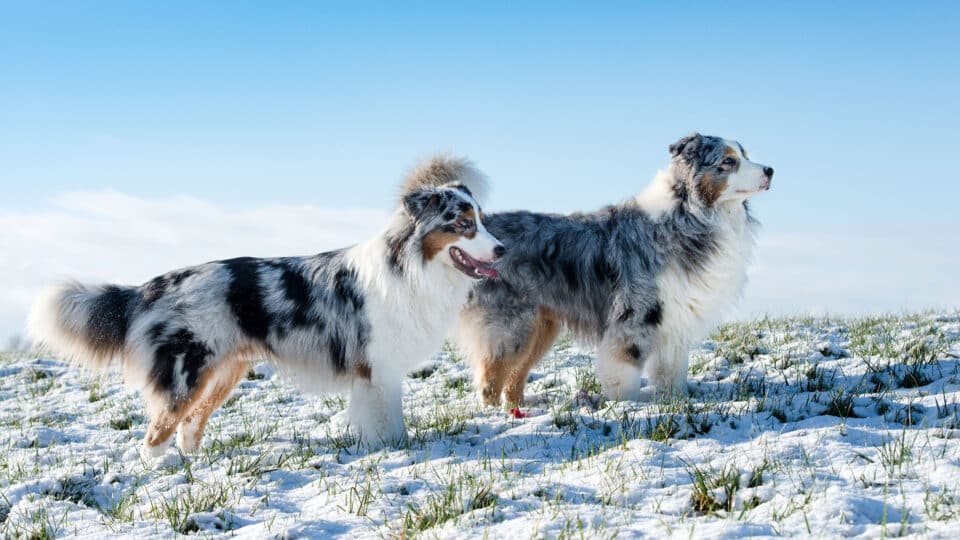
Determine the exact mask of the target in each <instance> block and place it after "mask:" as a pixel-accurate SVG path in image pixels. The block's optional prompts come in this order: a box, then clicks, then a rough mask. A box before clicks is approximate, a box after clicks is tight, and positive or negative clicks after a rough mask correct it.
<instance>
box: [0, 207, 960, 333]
mask: <svg viewBox="0 0 960 540" xmlns="http://www.w3.org/2000/svg"><path fill="white" fill-rule="evenodd" d="M386 219H387V212H386V211H381V210H330V209H322V208H317V207H314V206H309V205H304V206H264V207H261V208H257V209H253V210H240V211H231V210H226V209H224V208H221V207H219V206H216V205H214V204H210V203H207V202H204V201H200V200H197V199H192V198H186V197H170V198H164V199H159V200H145V199H141V198H137V197H131V196H128V195H124V194H121V193H117V192H114V191H103V192H77V193H67V194H64V195H62V196H60V197H58V198H56V200H55V201H54V209H53V210H52V211H46V212H35V213H10V212H8V213H3V214H0V231H2V233H0V347H2V346H3V345H4V341H3V340H4V339H6V337H7V336H10V335H12V334H15V333H18V332H20V331H21V329H22V327H23V319H24V317H25V316H26V313H27V309H28V307H29V305H30V302H31V301H32V300H33V298H34V297H35V295H36V294H37V293H38V292H39V291H40V290H41V289H42V288H43V287H44V286H46V285H49V284H50V283H53V282H55V281H57V280H61V279H64V278H67V277H71V278H77V279H80V280H83V281H92V282H117V283H128V284H139V283H142V282H144V281H146V280H148V279H150V278H152V277H153V276H156V275H158V274H160V273H163V272H165V271H167V270H171V269H174V268H178V267H182V266H187V265H192V264H197V263H201V262H204V261H209V260H215V259H222V258H230V257H236V256H241V255H251V256H282V255H302V254H309V253H317V252H321V251H325V250H329V249H334V248H338V247H343V246H346V245H349V244H353V243H356V242H358V241H361V240H363V239H365V238H369V237H370V236H371V235H373V234H376V232H377V231H379V230H380V229H381V228H382V227H383V225H384V223H385V222H386ZM957 230H960V226H958V225H957V224H943V225H940V226H921V225H911V226H899V227H892V226H891V227H885V228H879V229H878V228H873V229H869V230H868V229H864V230H859V231H858V230H843V231H804V232H797V233H772V232H767V231H761V234H760V241H759V247H758V252H757V257H756V260H755V262H754V264H753V265H752V266H751V270H750V283H749V284H748V285H747V290H746V295H745V297H744V299H743V302H742V303H741V307H740V309H739V316H740V317H748V316H753V315H757V314H762V313H770V314H784V313H834V314H841V313H865V312H873V311H899V310H902V309H922V308H926V307H947V308H951V309H952V308H956V307H957V306H960V279H958V278H957V277H956V275H957V274H958V273H960V272H958V270H960V249H957V247H955V246H956V241H955V238H954V237H953V236H954V232H955V231H957Z"/></svg>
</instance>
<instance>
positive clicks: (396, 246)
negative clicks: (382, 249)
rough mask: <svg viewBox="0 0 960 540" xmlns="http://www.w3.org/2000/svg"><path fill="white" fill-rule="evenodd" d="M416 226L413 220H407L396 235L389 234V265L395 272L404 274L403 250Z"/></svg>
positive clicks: (387, 240) (387, 238) (387, 239)
mask: <svg viewBox="0 0 960 540" xmlns="http://www.w3.org/2000/svg"><path fill="white" fill-rule="evenodd" d="M415 230H416V228H415V227H414V224H413V222H412V221H410V222H407V223H405V224H404V225H403V227H401V228H400V230H399V231H397V234H395V235H387V237H386V242H387V265H388V266H389V267H390V270H392V271H393V272H394V273H396V274H398V275H402V274H403V250H404V248H406V246H407V244H408V243H410V238H411V237H412V236H413V233H414V231H415Z"/></svg>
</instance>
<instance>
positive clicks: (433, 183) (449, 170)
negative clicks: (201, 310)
mask: <svg viewBox="0 0 960 540" xmlns="http://www.w3.org/2000/svg"><path fill="white" fill-rule="evenodd" d="M457 183H459V184H463V185H464V186H466V187H467V189H468V190H470V193H471V194H472V195H473V198H474V199H476V200H477V202H483V201H484V199H485V198H486V194H487V178H486V177H485V176H484V175H483V173H481V172H480V171H479V170H478V169H477V168H476V167H475V166H474V165H473V163H472V162H471V161H470V160H468V159H466V158H463V157H454V156H450V155H447V154H439V155H436V156H434V157H432V158H430V159H427V160H424V161H422V162H421V163H420V164H419V165H417V166H416V167H414V168H413V170H411V171H410V173H409V174H408V175H407V178H406V181H405V182H404V184H403V193H402V194H401V196H402V195H406V194H408V193H410V192H411V191H415V190H417V189H425V188H431V187H438V186H442V185H445V184H457Z"/></svg>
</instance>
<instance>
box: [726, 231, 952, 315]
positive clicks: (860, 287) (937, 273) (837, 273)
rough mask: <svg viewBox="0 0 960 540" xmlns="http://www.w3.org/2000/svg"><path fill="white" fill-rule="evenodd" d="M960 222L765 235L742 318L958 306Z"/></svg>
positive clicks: (748, 288) (761, 237)
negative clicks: (959, 233)
mask: <svg viewBox="0 0 960 540" xmlns="http://www.w3.org/2000/svg"><path fill="white" fill-rule="evenodd" d="M958 230H960V224H957V223H950V224H936V225H935V224H901V225H885V226H882V227H872V228H867V227H858V228H847V229H840V230H827V231H820V230H818V231H805V232H796V233H770V234H768V233H765V232H762V231H761V233H760V240H759V246H758V250H757V257H756V259H755V262H754V264H753V265H752V266H751V269H750V282H749V283H748V284H747V290H746V294H745V297H744V299H743V302H742V305H741V307H740V310H739V314H740V317H749V316H753V315H758V314H763V313H769V314H772V315H777V314H794V313H796V314H864V313H873V312H899V311H904V310H921V309H926V308H940V309H951V310H953V309H956V308H958V307H960V279H958V278H957V276H958V274H960V249H958V248H957V247H956V231H958Z"/></svg>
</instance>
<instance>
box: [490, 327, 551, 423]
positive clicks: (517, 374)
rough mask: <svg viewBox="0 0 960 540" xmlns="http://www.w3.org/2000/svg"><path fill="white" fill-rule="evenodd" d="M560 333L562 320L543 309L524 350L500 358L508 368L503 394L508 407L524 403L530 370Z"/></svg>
mask: <svg viewBox="0 0 960 540" xmlns="http://www.w3.org/2000/svg"><path fill="white" fill-rule="evenodd" d="M559 333H560V321H559V320H557V319H556V318H555V317H554V316H553V315H552V314H550V313H549V312H548V311H547V310H545V309H541V310H540V312H539V313H538V314H537V319H536V321H534V324H533V329H532V331H531V332H530V334H529V336H530V337H529V338H528V339H527V343H526V345H525V346H524V347H523V350H522V351H521V352H520V353H518V354H516V355H513V357H511V358H507V359H503V360H500V362H501V363H503V364H504V365H505V369H506V377H505V381H504V388H503V394H504V399H505V401H506V404H507V406H508V407H515V406H519V405H521V404H522V403H523V390H524V388H526V385H527V376H528V375H529V374H530V370H531V369H533V366H535V365H537V363H538V362H540V360H541V359H542V358H543V355H545V354H546V353H547V351H549V350H550V347H551V346H552V345H553V342H554V341H555V340H556V339H557V334H559Z"/></svg>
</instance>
